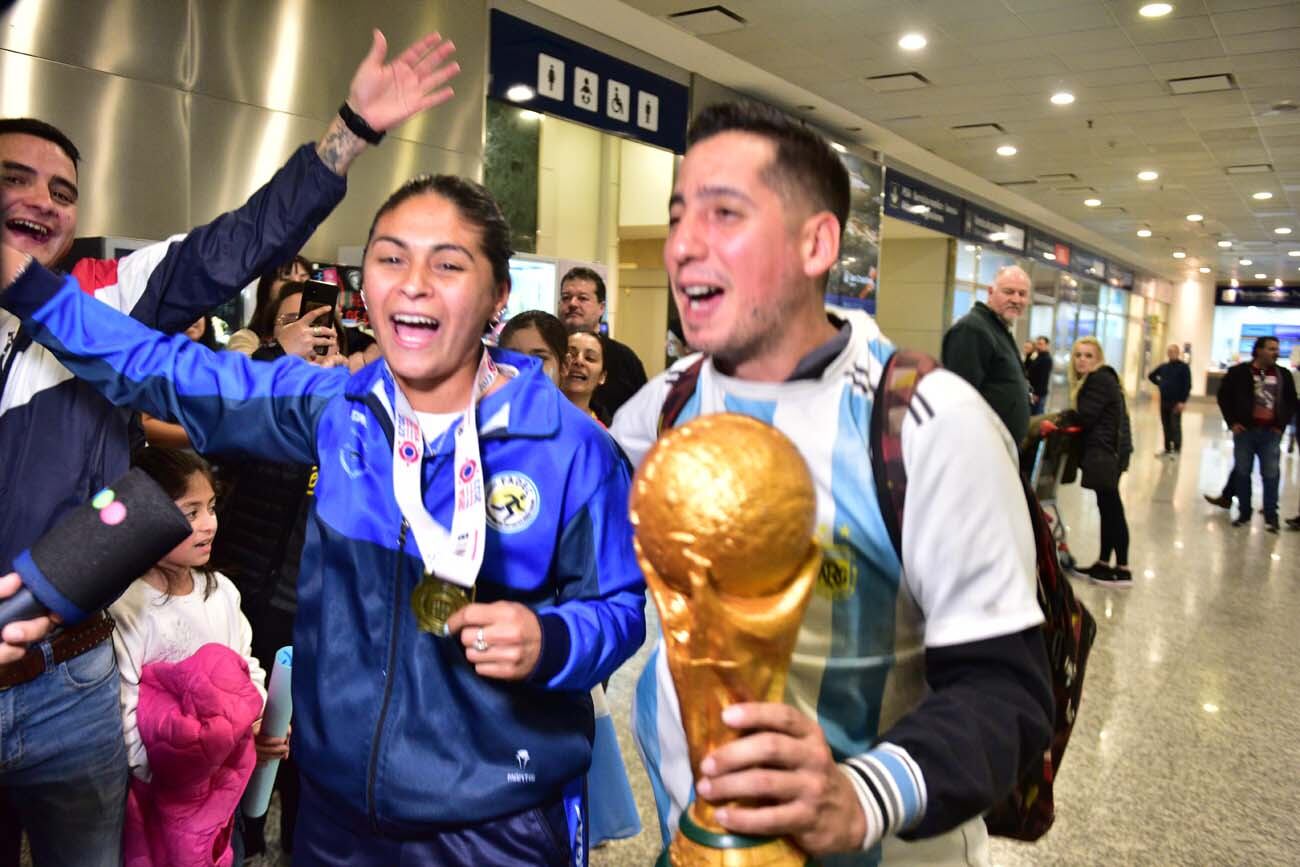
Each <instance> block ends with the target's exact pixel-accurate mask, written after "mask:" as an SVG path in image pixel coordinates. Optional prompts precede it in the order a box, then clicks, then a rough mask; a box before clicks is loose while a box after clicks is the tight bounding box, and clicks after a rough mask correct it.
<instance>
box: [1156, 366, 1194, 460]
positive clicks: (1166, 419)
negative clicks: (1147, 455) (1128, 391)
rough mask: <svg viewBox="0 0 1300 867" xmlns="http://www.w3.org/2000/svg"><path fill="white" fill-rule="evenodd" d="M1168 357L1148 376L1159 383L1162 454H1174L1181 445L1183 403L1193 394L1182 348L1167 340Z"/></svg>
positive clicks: (1167, 455)
mask: <svg viewBox="0 0 1300 867" xmlns="http://www.w3.org/2000/svg"><path fill="white" fill-rule="evenodd" d="M1166 354H1167V355H1168V357H1169V360H1168V361H1166V362H1165V363H1164V364H1162V365H1160V366H1159V367H1157V368H1156V369H1155V370H1153V371H1151V374H1150V375H1149V376H1148V377H1147V379H1149V380H1151V381H1152V382H1153V383H1155V384H1156V385H1158V386H1159V387H1160V426H1161V427H1162V428H1163V429H1164V433H1165V450H1164V451H1163V452H1160V456H1161V457H1170V458H1172V457H1175V456H1177V454H1178V453H1179V452H1180V451H1182V449H1183V407H1185V406H1186V405H1187V398H1188V397H1190V396H1191V394H1192V369H1191V368H1190V367H1188V366H1187V362H1186V361H1183V350H1182V348H1181V347H1180V346H1179V345H1178V344H1177V343H1171V344H1169V349H1168V350H1167V353H1166Z"/></svg>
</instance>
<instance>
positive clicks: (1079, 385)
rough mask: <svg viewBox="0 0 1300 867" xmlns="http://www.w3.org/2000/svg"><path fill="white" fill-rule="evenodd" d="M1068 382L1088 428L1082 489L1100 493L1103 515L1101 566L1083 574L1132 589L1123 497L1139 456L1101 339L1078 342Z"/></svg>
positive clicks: (1098, 581)
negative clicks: (1125, 477)
mask: <svg viewBox="0 0 1300 867" xmlns="http://www.w3.org/2000/svg"><path fill="white" fill-rule="evenodd" d="M1066 378H1067V379H1068V381H1069V384H1070V405H1071V407H1072V408H1073V409H1074V412H1075V414H1076V416H1077V421H1078V422H1079V423H1080V424H1081V425H1082V426H1083V434H1082V437H1083V455H1082V458H1081V459H1080V468H1081V470H1082V472H1083V481H1082V484H1083V486H1084V487H1085V488H1088V489H1090V490H1092V491H1093V492H1094V493H1096V495H1097V511H1098V512H1100V513H1101V553H1100V554H1099V555H1098V557H1097V562H1096V563H1094V564H1092V565H1091V566H1089V567H1088V568H1087V569H1081V570H1079V571H1081V572H1082V573H1083V574H1085V575H1087V576H1088V577H1089V578H1091V579H1092V581H1093V582H1094V583H1096V584H1103V585H1107V586H1111V587H1130V586H1132V584H1133V573H1132V572H1131V571H1130V570H1129V567H1128V543H1129V534H1128V520H1127V519H1126V518H1125V517H1124V502H1123V501H1122V500H1121V499H1120V496H1119V477H1120V475H1121V474H1122V473H1123V472H1124V471H1125V470H1127V469H1128V462H1129V456H1130V455H1131V454H1132V453H1133V436H1132V432H1131V431H1130V428H1129V419H1128V408H1127V406H1126V405H1125V402H1124V389H1123V387H1122V386H1121V385H1120V382H1119V374H1117V373H1116V372H1115V370H1114V368H1112V367H1109V366H1108V365H1107V364H1106V357H1105V355H1104V354H1103V352H1102V349H1101V343H1099V342H1098V341H1097V338H1095V337H1081V338H1079V339H1078V340H1077V341H1075V343H1074V348H1073V349H1072V350H1071V351H1070V367H1069V369H1068V370H1067V371H1066ZM1112 555H1113V556H1114V558H1115V566H1114V567H1113V568H1112V567H1111V565H1110V560H1111V557H1112Z"/></svg>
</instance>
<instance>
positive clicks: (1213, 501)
mask: <svg viewBox="0 0 1300 867" xmlns="http://www.w3.org/2000/svg"><path fill="white" fill-rule="evenodd" d="M1201 496H1203V497H1205V502H1207V503H1209V504H1210V505H1212V506H1218V507H1219V508H1220V509H1231V508H1232V498H1231V497H1222V496H1220V497H1211V496H1210V495H1209V494H1202V495H1201Z"/></svg>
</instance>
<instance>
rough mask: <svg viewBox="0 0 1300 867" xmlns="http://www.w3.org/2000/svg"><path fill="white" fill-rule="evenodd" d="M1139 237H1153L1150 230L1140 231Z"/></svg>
mask: <svg viewBox="0 0 1300 867" xmlns="http://www.w3.org/2000/svg"><path fill="white" fill-rule="evenodd" d="M1138 237H1139V238H1150V237H1151V230H1150V229H1138Z"/></svg>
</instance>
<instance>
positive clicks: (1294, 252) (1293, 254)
mask: <svg viewBox="0 0 1300 867" xmlns="http://www.w3.org/2000/svg"><path fill="white" fill-rule="evenodd" d="M1286 254H1287V255H1288V256H1291V257H1297V256H1300V250H1287V251H1286Z"/></svg>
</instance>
